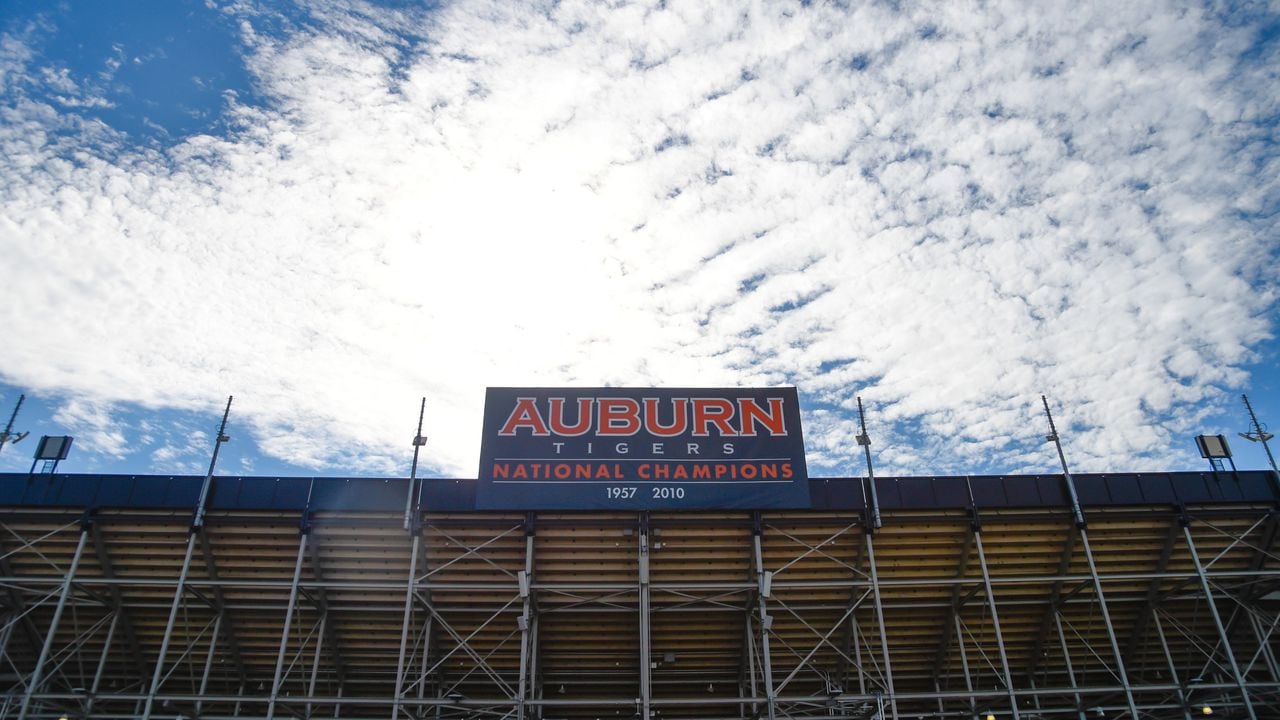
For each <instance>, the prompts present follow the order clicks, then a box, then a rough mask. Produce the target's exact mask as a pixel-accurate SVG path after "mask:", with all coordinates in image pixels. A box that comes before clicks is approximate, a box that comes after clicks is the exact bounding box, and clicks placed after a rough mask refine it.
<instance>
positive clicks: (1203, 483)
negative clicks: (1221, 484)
mask: <svg viewBox="0 0 1280 720" xmlns="http://www.w3.org/2000/svg"><path fill="white" fill-rule="evenodd" d="M1211 482H1212V481H1211V480H1209V479H1208V478H1206V477H1205V476H1204V475H1203V474H1202V473H1194V474H1184V475H1181V476H1179V477H1177V478H1175V481H1174V484H1173V489H1174V492H1176V493H1178V502H1180V503H1201V502H1210V501H1212V500H1214V499H1215V495H1214V492H1213V488H1211V487H1210V486H1209V484H1210V483H1211Z"/></svg>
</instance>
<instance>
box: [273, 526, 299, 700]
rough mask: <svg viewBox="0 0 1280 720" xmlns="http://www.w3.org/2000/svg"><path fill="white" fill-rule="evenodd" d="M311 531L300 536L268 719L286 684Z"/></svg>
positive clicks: (277, 653) (278, 651) (277, 656)
mask: <svg viewBox="0 0 1280 720" xmlns="http://www.w3.org/2000/svg"><path fill="white" fill-rule="evenodd" d="M309 535H310V533H308V532H307V531H306V530H305V529H304V530H303V531H302V533H301V534H300V535H299V536H298V538H299V539H298V558H297V559H296V560H295V561H294V563H293V582H292V583H291V584H290V585H289V606H288V607H287V608H285V611H284V629H283V630H282V631H281V632H280V649H279V650H277V651H276V671H275V674H274V675H273V676H272V679H271V697H270V699H268V700H267V720H274V718H275V716H276V700H277V699H278V698H279V697H280V686H281V685H283V684H284V676H283V673H284V656H285V651H286V650H288V649H289V630H290V628H291V627H292V626H293V611H294V606H295V605H297V604H298V581H299V580H301V579H302V565H303V562H304V561H305V560H306V557H307V538H308V537H309Z"/></svg>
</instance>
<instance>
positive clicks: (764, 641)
mask: <svg viewBox="0 0 1280 720" xmlns="http://www.w3.org/2000/svg"><path fill="white" fill-rule="evenodd" d="M763 532H764V528H763V527H762V526H761V520H760V514H759V513H756V517H755V530H754V532H753V533H752V534H751V541H752V546H753V547H754V548H755V559H756V581H757V583H759V586H758V588H759V589H758V590H757V591H756V602H757V607H758V608H759V613H760V664H761V671H762V673H763V676H764V696H765V710H766V713H767V717H768V718H769V720H776V718H777V698H775V697H774V694H773V659H772V657H771V655H772V653H771V652H770V650H769V630H770V628H771V627H772V625H773V618H771V617H769V604H768V601H767V600H766V599H765V598H767V597H768V596H769V592H770V588H769V587H768V586H769V582H768V579H767V578H766V577H765V571H764V553H763V552H762V551H761V549H760V535H761V534H762V533H763ZM894 720H897V718H896V717H895V719H894Z"/></svg>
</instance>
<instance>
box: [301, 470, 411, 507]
mask: <svg viewBox="0 0 1280 720" xmlns="http://www.w3.org/2000/svg"><path fill="white" fill-rule="evenodd" d="M408 492H409V480H408V479H407V478H403V479H401V478H397V479H395V480H389V479H375V478H369V479H350V478H316V484H315V487H314V489H313V490H312V493H311V509H312V510H354V511H374V510H395V509H399V510H403V509H404V505H405V499H406V496H407V495H408Z"/></svg>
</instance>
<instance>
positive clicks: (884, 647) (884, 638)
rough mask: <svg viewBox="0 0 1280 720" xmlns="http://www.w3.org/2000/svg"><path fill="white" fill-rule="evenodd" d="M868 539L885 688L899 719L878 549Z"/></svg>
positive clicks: (890, 708) (893, 711) (865, 535)
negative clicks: (882, 599) (882, 600)
mask: <svg viewBox="0 0 1280 720" xmlns="http://www.w3.org/2000/svg"><path fill="white" fill-rule="evenodd" d="M864 537H866V539H867V565H868V566H870V568H871V597H872V599H873V600H874V601H875V606H876V624H877V625H878V626H879V627H880V653H881V655H882V659H883V662H884V683H885V689H886V690H888V691H889V712H890V714H891V715H892V717H893V720H898V696H897V693H896V692H894V689H893V665H891V664H890V662H889V633H888V632H887V631H886V629H885V625H884V605H883V604H881V602H880V573H879V572H878V571H877V570H876V551H875V548H874V547H873V545H874V544H875V543H873V542H872V541H871V533H870V532H868V533H865V534H864Z"/></svg>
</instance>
